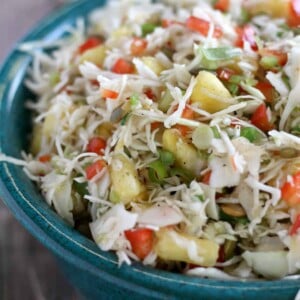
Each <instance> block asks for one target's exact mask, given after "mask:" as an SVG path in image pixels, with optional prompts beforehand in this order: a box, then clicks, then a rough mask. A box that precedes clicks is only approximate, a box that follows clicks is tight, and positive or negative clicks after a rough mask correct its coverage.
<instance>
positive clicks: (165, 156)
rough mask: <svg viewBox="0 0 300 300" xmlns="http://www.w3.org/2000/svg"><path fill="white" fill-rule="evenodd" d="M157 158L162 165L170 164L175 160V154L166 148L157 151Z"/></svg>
mask: <svg viewBox="0 0 300 300" xmlns="http://www.w3.org/2000/svg"><path fill="white" fill-rule="evenodd" d="M159 158H160V160H161V162H162V163H163V165H164V166H167V167H169V166H171V165H173V164H174V162H175V156H174V154H173V153H172V152H170V151H166V150H160V151H159Z"/></svg>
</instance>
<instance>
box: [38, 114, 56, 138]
mask: <svg viewBox="0 0 300 300" xmlns="http://www.w3.org/2000/svg"><path fill="white" fill-rule="evenodd" d="M57 122H58V118H57V116H56V115H55V113H54V112H53V113H49V114H48V115H47V116H46V118H45V121H44V123H43V130H42V135H43V136H44V137H46V138H47V139H48V138H51V136H52V134H53V132H54V131H55V129H56V125H57Z"/></svg>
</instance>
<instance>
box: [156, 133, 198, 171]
mask: <svg viewBox="0 0 300 300" xmlns="http://www.w3.org/2000/svg"><path fill="white" fill-rule="evenodd" d="M162 145H163V148H164V149H165V150H167V151H170V152H172V153H173V154H174V156H175V163H176V164H177V165H178V167H181V168H183V169H186V170H187V171H190V172H192V173H193V174H194V175H197V174H198V173H199V171H200V170H201V168H202V164H203V162H202V160H201V159H200V158H199V157H198V152H197V150H196V148H195V147H194V146H193V145H191V144H188V143H187V142H186V141H184V139H183V138H182V137H181V135H180V133H179V131H178V130H176V129H166V130H165V131H164V133H163V137H162Z"/></svg>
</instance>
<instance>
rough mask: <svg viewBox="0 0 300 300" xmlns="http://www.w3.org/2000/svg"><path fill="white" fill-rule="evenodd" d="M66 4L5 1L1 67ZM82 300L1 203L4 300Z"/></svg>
mask: <svg viewBox="0 0 300 300" xmlns="http://www.w3.org/2000/svg"><path fill="white" fill-rule="evenodd" d="M90 1H92V0H90ZM63 2H67V1H62V0H1V1H0V4H1V7H0V63H1V64H2V63H3V61H4V59H5V57H6V56H7V55H8V53H9V51H10V49H11V48H12V47H13V45H14V44H15V43H16V41H17V40H18V39H20V38H21V37H22V36H23V35H24V34H25V33H26V32H27V31H28V30H29V29H30V28H31V27H33V26H34V25H35V24H36V23H37V22H38V21H39V20H40V19H42V18H43V17H44V16H45V15H47V14H48V13H50V12H51V11H53V10H55V9H58V8H59V6H60V5H62V3H63ZM0 130H1V129H0ZM80 298H81V297H79V296H78V294H77V292H76V291H75V290H74V288H73V287H71V286H70V284H69V283H68V281H67V279H66V278H65V277H64V276H63V275H62V274H61V272H60V271H59V266H58V264H57V262H56V260H55V259H54V258H53V256H52V255H51V253H50V252H49V251H48V250H47V249H45V248H44V247H43V246H42V245H41V244H40V243H39V242H37V241H36V240H35V239H34V238H33V237H32V236H31V235H30V234H29V233H27V232H26V231H25V229H24V228H23V227H22V226H21V225H20V224H19V223H18V222H17V221H16V220H15V219H14V218H13V216H12V215H11V213H10V212H9V211H8V210H7V208H6V207H5V206H4V204H3V203H2V202H1V199H0V300H54V299H55V300H56V299H57V300H61V299H62V300H68V299H71V300H79V299H80Z"/></svg>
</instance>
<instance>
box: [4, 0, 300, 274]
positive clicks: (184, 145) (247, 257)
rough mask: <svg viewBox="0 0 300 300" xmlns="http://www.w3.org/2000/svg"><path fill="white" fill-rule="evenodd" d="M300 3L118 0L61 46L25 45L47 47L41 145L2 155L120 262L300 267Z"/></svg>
mask: <svg viewBox="0 0 300 300" xmlns="http://www.w3.org/2000/svg"><path fill="white" fill-rule="evenodd" d="M292 2H293V1H292ZM258 3H259V4H258ZM287 5H288V8H287V7H286V6H287ZM290 5H291V4H290V2H289V1H277V2H275V1H274V2H273V1H266V0H264V1H263V0H262V1H241V0H230V1H221V0H219V1H211V2H210V1H196V0H185V1H171V0H169V1H161V2H159V3H151V2H150V1H109V3H108V5H107V6H106V7H105V8H102V9H99V10H95V11H93V12H92V13H91V15H90V16H89V21H90V23H89V26H88V27H87V28H86V27H85V24H84V23H83V21H82V20H79V21H78V22H77V25H76V27H75V28H70V29H69V33H70V34H69V37H68V38H64V39H62V40H60V41H58V42H56V45H55V46H57V49H56V50H54V51H52V52H51V53H50V54H48V53H47V52H46V51H41V47H44V46H47V45H43V43H38V42H34V43H27V44H23V45H21V47H20V49H21V50H23V51H27V52H29V53H31V54H32V55H33V63H32V66H31V68H30V70H29V76H28V78H27V80H26V85H27V87H28V88H29V89H30V90H31V91H33V93H34V94H36V96H37V101H28V102H27V104H26V105H27V106H28V107H29V108H30V109H31V110H33V111H34V113H35V117H34V128H33V134H32V141H31V147H30V151H29V153H28V154H23V155H24V161H19V160H15V159H13V158H9V157H7V156H5V155H3V154H0V161H1V160H6V161H8V162H11V163H15V164H20V165H21V166H24V171H25V172H26V174H27V175H28V176H29V178H30V179H31V180H33V181H35V182H36V184H37V186H38V187H39V188H40V190H41V192H42V194H43V195H44V196H45V199H46V201H47V203H48V204H49V205H50V206H53V208H54V209H55V210H56V212H57V213H58V214H59V215H60V216H61V217H62V218H63V219H64V220H65V221H66V222H68V223H69V224H70V225H72V226H74V227H75V228H76V229H78V230H79V231H80V232H82V233H84V234H86V235H87V236H91V237H92V238H93V239H94V240H95V242H96V243H97V245H98V246H99V247H100V248H101V249H102V250H104V251H109V250H112V251H115V253H116V255H117V257H118V260H119V263H120V264H122V263H127V264H130V263H131V261H132V260H138V261H141V262H142V263H143V264H145V265H150V266H153V267H157V268H162V269H167V270H170V271H174V272H181V273H185V274H188V275H197V276H203V277H212V278H221V279H233V278H243V279H254V278H261V277H263V278H268V279H273V278H282V277H285V276H287V275H294V274H297V273H298V272H299V269H300V234H299V233H298V232H299V231H298V229H299V227H300V209H299V207H300V206H299V205H300V197H299V193H300V159H299V158H298V157H299V151H300V111H299V100H298V95H299V92H298V91H299V89H300V80H299V69H300V39H299V37H298V33H297V32H298V29H297V26H298V25H299V24H300V21H299V19H300V16H299V15H297V14H296V12H295V11H294V10H292V11H291V9H292V8H291V7H290ZM261 12H268V15H267V14H264V13H262V14H261ZM295 14H296V15H295ZM111 16H113V17H111ZM298 180H299V182H298Z"/></svg>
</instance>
